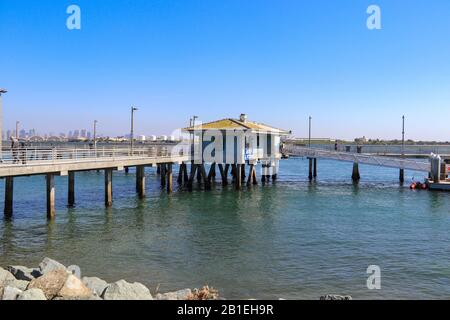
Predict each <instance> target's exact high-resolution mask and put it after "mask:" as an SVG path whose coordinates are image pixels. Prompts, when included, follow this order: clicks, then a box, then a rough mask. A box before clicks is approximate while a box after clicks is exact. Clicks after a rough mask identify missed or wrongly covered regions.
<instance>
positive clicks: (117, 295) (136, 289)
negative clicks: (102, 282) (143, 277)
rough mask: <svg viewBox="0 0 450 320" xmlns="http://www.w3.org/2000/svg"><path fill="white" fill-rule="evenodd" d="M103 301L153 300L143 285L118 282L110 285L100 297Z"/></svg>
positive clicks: (123, 281)
mask: <svg viewBox="0 0 450 320" xmlns="http://www.w3.org/2000/svg"><path fill="white" fill-rule="evenodd" d="M102 298H103V299H104V300H153V297H152V295H151V293H150V290H148V288H147V287H145V286H144V285H143V284H141V283H138V282H135V283H128V282H126V281H125V280H119V281H117V282H115V283H112V284H110V285H109V286H108V287H107V288H106V290H105V292H104V293H103V295H102Z"/></svg>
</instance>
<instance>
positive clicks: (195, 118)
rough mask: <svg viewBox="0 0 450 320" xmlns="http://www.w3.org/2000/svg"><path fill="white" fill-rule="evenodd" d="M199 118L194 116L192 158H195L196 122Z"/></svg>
mask: <svg viewBox="0 0 450 320" xmlns="http://www.w3.org/2000/svg"><path fill="white" fill-rule="evenodd" d="M197 119H198V117H197V116H192V156H193V157H194V156H195V155H194V152H195V147H194V145H195V120H197Z"/></svg>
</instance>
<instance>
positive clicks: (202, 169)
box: [198, 163, 211, 190]
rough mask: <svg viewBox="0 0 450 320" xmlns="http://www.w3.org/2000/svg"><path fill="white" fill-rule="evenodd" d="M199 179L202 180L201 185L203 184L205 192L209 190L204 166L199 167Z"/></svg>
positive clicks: (208, 181)
mask: <svg viewBox="0 0 450 320" xmlns="http://www.w3.org/2000/svg"><path fill="white" fill-rule="evenodd" d="M198 172H199V173H200V178H201V179H203V183H204V184H205V190H211V183H210V180H209V179H208V175H207V174H206V169H205V164H204V163H203V164H201V165H199V171H198Z"/></svg>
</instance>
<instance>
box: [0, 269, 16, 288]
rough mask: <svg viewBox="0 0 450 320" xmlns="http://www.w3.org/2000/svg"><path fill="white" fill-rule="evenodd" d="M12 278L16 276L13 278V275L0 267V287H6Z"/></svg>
mask: <svg viewBox="0 0 450 320" xmlns="http://www.w3.org/2000/svg"><path fill="white" fill-rule="evenodd" d="M14 280H16V278H14V275H13V274H12V273H11V272H9V271H7V270H5V269H3V268H0V287H6V286H7V285H8V283H9V282H11V281H14Z"/></svg>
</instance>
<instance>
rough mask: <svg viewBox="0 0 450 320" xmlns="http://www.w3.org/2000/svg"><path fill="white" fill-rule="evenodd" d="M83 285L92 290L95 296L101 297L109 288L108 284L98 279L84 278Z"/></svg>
mask: <svg viewBox="0 0 450 320" xmlns="http://www.w3.org/2000/svg"><path fill="white" fill-rule="evenodd" d="M81 280H82V281H83V284H84V285H85V286H86V287H88V288H89V289H91V290H92V292H93V293H94V294H97V295H98V296H101V295H102V294H103V292H104V291H105V289H106V288H107V287H108V282H106V281H105V280H102V279H100V278H97V277H83V279H81Z"/></svg>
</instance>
